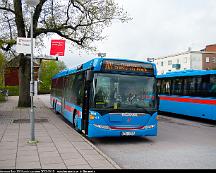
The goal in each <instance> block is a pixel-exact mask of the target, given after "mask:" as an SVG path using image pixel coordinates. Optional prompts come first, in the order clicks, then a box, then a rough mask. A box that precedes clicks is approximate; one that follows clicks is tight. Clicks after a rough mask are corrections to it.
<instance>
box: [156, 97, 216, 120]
mask: <svg viewBox="0 0 216 173" xmlns="http://www.w3.org/2000/svg"><path fill="white" fill-rule="evenodd" d="M159 110H160V111H163V112H171V113H176V114H183V115H188V116H193V117H200V118H205V119H211V120H216V115H215V112H216V105H211V104H198V103H189V102H177V101H169V100H160V105H159Z"/></svg>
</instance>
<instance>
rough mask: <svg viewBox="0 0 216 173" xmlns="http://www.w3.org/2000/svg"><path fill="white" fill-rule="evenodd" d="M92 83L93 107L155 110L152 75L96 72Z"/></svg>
mask: <svg viewBox="0 0 216 173" xmlns="http://www.w3.org/2000/svg"><path fill="white" fill-rule="evenodd" d="M93 85H94V87H93V88H94V89H93V90H94V91H93V93H94V96H93V97H94V98H93V100H94V101H93V103H94V104H93V108H95V109H101V110H125V111H131V112H146V111H147V112H152V111H153V112H154V111H156V100H155V99H156V95H155V94H156V91H155V90H156V80H155V78H154V77H148V76H134V75H120V74H106V73H98V74H95V78H94V84H93Z"/></svg>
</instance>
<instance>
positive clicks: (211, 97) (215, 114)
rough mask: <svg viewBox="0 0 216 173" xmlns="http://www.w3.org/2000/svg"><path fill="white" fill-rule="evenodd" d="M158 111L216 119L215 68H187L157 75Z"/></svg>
mask: <svg viewBox="0 0 216 173" xmlns="http://www.w3.org/2000/svg"><path fill="white" fill-rule="evenodd" d="M157 79H158V82H157V87H158V93H159V98H160V104H159V111H161V112H169V113H174V114H177V115H178V114H181V115H186V116H191V117H199V118H204V119H209V120H216V70H185V71H177V72H168V73H166V74H163V75H158V76H157Z"/></svg>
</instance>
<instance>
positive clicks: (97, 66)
mask: <svg viewBox="0 0 216 173" xmlns="http://www.w3.org/2000/svg"><path fill="white" fill-rule="evenodd" d="M103 60H116V61H129V62H140V63H146V64H152V65H153V67H154V70H155V72H154V73H155V74H156V65H155V64H154V63H151V62H146V61H137V60H131V59H119V58H94V59H92V60H90V61H87V62H85V63H83V64H81V65H78V66H76V67H73V68H66V69H64V70H62V71H60V72H59V73H57V74H56V75H55V76H54V77H53V78H52V79H55V78H59V77H63V76H66V75H69V74H73V73H76V72H79V71H85V70H87V69H93V70H94V71H100V70H101V65H102V62H103Z"/></svg>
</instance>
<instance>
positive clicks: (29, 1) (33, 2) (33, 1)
mask: <svg viewBox="0 0 216 173" xmlns="http://www.w3.org/2000/svg"><path fill="white" fill-rule="evenodd" d="M38 3H39V0H26V4H27V5H29V6H30V12H31V81H30V96H31V110H30V113H31V114H30V123H31V140H30V141H29V142H30V143H36V142H37V141H36V140H35V129H34V125H35V122H34V119H35V117H34V65H33V57H34V54H33V53H34V52H33V51H34V50H33V12H34V7H35V6H36V5H37V4H38Z"/></svg>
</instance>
